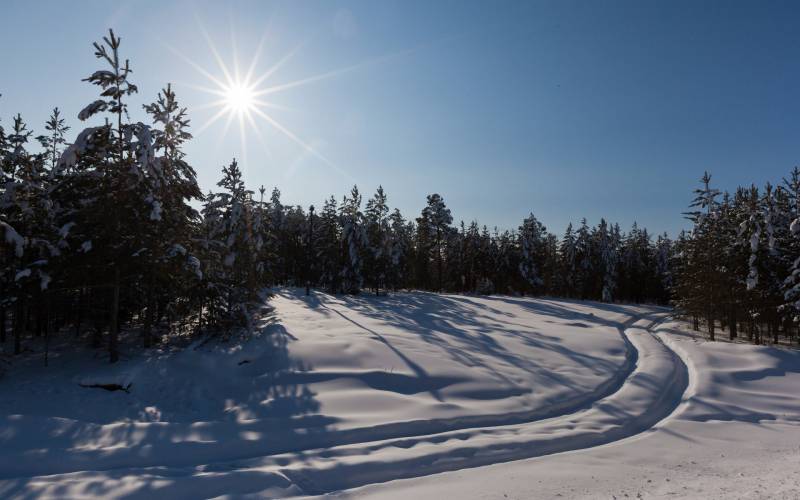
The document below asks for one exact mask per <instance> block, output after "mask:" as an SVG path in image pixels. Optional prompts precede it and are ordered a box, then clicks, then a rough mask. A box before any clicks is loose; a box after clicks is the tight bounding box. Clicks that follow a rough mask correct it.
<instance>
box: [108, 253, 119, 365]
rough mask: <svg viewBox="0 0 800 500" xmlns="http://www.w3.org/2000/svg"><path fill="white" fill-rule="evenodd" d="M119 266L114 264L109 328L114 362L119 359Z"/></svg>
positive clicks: (110, 353)
mask: <svg viewBox="0 0 800 500" xmlns="http://www.w3.org/2000/svg"><path fill="white" fill-rule="evenodd" d="M119 280H120V278H119V267H118V266H116V265H115V266H114V295H113V297H112V302H111V324H110V328H109V329H108V336H109V337H108V355H109V360H110V361H111V362H112V363H116V362H117V361H119V287H120V283H119Z"/></svg>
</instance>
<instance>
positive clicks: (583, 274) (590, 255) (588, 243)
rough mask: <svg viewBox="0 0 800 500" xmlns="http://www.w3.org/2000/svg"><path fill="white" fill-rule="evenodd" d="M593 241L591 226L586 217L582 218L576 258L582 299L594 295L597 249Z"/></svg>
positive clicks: (578, 283) (576, 240)
mask: <svg viewBox="0 0 800 500" xmlns="http://www.w3.org/2000/svg"><path fill="white" fill-rule="evenodd" d="M592 243H593V242H592V237H591V234H590V232H589V226H588V225H587V224H586V219H585V218H584V219H581V226H580V227H579V228H578V232H577V236H576V238H575V259H576V264H577V269H576V271H577V272H576V277H577V280H576V285H577V288H578V294H579V296H580V298H581V299H588V298H590V297H592V296H593V295H594V294H593V293H592V292H593V289H594V281H595V276H596V272H595V269H594V262H593V261H594V255H595V251H594V250H595V249H594V245H593V244H592Z"/></svg>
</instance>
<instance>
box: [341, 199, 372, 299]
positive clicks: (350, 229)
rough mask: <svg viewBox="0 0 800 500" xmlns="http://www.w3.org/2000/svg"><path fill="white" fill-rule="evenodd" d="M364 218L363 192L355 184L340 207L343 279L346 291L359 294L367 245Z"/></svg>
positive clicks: (362, 280)
mask: <svg viewBox="0 0 800 500" xmlns="http://www.w3.org/2000/svg"><path fill="white" fill-rule="evenodd" d="M363 218H364V216H363V214H362V213H361V194H360V193H359V192H358V187H357V186H353V189H352V190H351V191H350V196H349V197H347V196H345V197H344V199H343V201H342V205H341V206H340V207H339V220H340V221H341V222H340V224H341V226H342V245H343V249H342V255H343V266H342V270H341V280H342V289H343V291H344V292H345V293H350V294H357V293H359V292H360V290H361V287H362V286H363V284H364V277H363V274H362V268H363V262H362V260H363V255H364V252H365V247H366V241H365V240H366V235H365V233H364V221H363Z"/></svg>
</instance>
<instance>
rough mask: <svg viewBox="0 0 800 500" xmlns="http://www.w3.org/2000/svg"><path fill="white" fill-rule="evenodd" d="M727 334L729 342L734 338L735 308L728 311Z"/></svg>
mask: <svg viewBox="0 0 800 500" xmlns="http://www.w3.org/2000/svg"><path fill="white" fill-rule="evenodd" d="M728 332H729V333H730V339H731V340H733V339H735V338H736V308H734V307H731V308H730V309H729V310H728Z"/></svg>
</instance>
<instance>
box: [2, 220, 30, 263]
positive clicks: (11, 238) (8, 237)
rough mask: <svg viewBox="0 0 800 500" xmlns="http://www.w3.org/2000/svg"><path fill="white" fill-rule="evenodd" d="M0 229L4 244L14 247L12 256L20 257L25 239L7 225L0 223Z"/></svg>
mask: <svg viewBox="0 0 800 500" xmlns="http://www.w3.org/2000/svg"><path fill="white" fill-rule="evenodd" d="M0 229H2V230H3V234H4V239H5V242H6V243H7V244H9V245H14V255H16V256H17V257H22V255H23V253H24V247H25V238H23V237H22V236H20V234H19V233H18V232H17V231H16V230H15V229H14V228H13V227H11V226H10V225H8V224H7V223H5V222H3V221H0Z"/></svg>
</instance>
